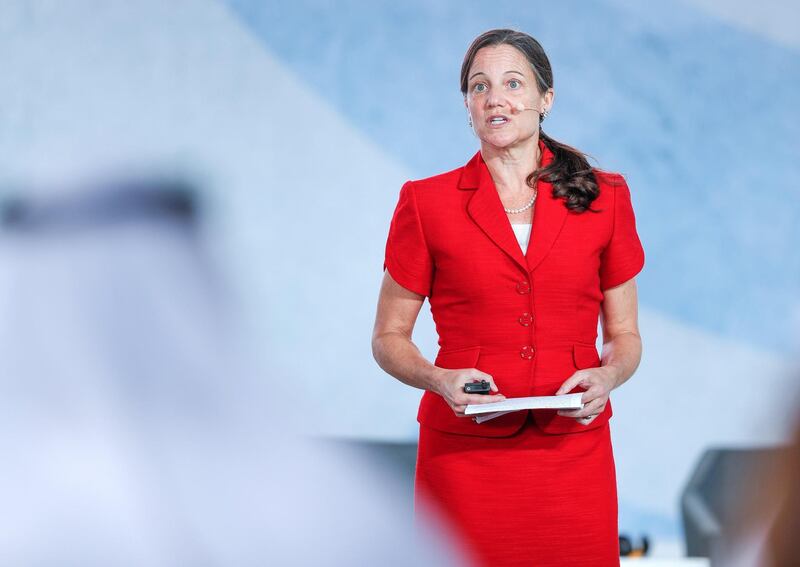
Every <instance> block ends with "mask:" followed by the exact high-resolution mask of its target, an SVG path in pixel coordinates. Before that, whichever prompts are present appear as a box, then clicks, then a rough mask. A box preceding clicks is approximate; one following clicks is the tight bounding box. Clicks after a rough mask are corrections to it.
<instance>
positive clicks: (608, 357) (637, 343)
mask: <svg viewBox="0 0 800 567" xmlns="http://www.w3.org/2000/svg"><path fill="white" fill-rule="evenodd" d="M641 358H642V338H641V337H640V336H639V334H638V333H634V332H633V331H626V332H622V333H619V334H617V335H615V336H614V337H612V338H611V340H609V341H607V342H605V343H603V354H602V357H601V360H600V364H601V366H602V367H603V368H605V369H607V370H608V371H609V372H610V373H611V375H612V376H613V378H614V388H617V387H619V386H621V385H622V384H624V383H625V382H626V381H627V380H628V378H630V377H631V376H633V373H634V372H636V368H638V366H639V362H640V361H641Z"/></svg>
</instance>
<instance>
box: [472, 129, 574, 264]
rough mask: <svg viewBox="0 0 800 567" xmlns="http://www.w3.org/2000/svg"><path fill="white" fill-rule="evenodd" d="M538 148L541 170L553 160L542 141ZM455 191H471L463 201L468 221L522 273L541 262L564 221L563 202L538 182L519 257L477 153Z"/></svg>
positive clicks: (498, 197)
mask: <svg viewBox="0 0 800 567" xmlns="http://www.w3.org/2000/svg"><path fill="white" fill-rule="evenodd" d="M539 148H540V149H541V152H542V161H541V165H542V167H545V166H546V165H547V164H549V163H550V162H551V161H552V160H553V153H552V152H551V151H550V149H549V148H548V147H547V146H545V145H544V142H542V140H539ZM458 188H459V189H463V190H472V191H474V193H473V195H472V197H471V198H470V199H469V201H468V202H467V213H468V214H469V216H470V218H472V220H473V221H475V224H477V225H478V226H479V227H480V228H481V230H482V231H483V232H484V233H485V234H486V236H488V237H489V238H490V239H491V240H492V241H493V242H494V243H495V244H496V245H497V246H498V247H499V248H500V249H501V250H503V252H505V253H506V254H508V255H509V256H510V257H511V259H512V260H514V261H515V262H516V263H517V264H518V265H519V267H520V268H522V269H523V270H525V271H526V272H531V271H533V270H534V269H536V266H538V265H539V264H540V263H541V261H542V260H544V258H545V256H547V253H548V252H549V251H550V249H551V248H552V247H553V243H554V242H555V240H556V238H557V237H558V234H559V232H561V228H562V227H563V226H564V221H565V220H566V218H567V212H568V211H567V208H566V207H565V206H564V201H563V200H562V199H559V198H556V197H553V186H552V185H551V184H550V183H548V182H547V181H544V180H542V179H540V180H539V181H538V182H537V190H538V192H539V193H538V196H537V197H536V205H535V207H534V209H533V226H532V227H531V238H530V243H529V244H528V251H527V253H526V254H525V255H523V254H522V249H521V248H520V247H519V243H518V242H517V237H516V236H515V235H514V230H513V229H512V228H511V222H510V221H509V220H508V216H507V215H506V213H505V211H504V210H503V203H502V202H501V201H500V195H499V194H498V193H497V188H496V187H495V184H494V181H493V180H492V175H491V173H490V172H489V168H488V167H487V166H486V162H484V161H483V156H482V155H481V152H480V151H478V153H476V154H475V155H474V156H473V157H472V159H470V160H469V162H468V163H467V164H466V165H465V166H464V169H463V171H462V172H461V178H460V179H459V182H458Z"/></svg>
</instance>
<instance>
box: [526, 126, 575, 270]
mask: <svg viewBox="0 0 800 567" xmlns="http://www.w3.org/2000/svg"><path fill="white" fill-rule="evenodd" d="M539 146H540V147H541V148H542V162H541V166H542V167H545V166H547V165H548V164H549V163H550V162H551V161H553V153H552V152H551V151H550V150H549V149H548V148H547V147H546V146H545V145H544V144H543V143H542V142H541V141H540V142H539ZM536 187H537V189H538V192H539V193H538V195H537V196H536V204H535V206H534V208H533V226H532V227H531V240H530V242H529V243H528V251H527V253H526V255H525V259H526V260H527V263H528V270H529V271H531V272H532V271H533V270H535V269H536V266H538V265H539V264H540V263H541V262H542V260H544V259H545V257H546V256H547V254H548V252H550V249H551V248H552V247H553V243H554V242H555V241H556V238H558V235H559V233H560V232H561V228H562V227H563V226H564V221H565V220H566V219H567V213H568V212H569V211H568V210H567V207H565V206H564V200H563V199H559V198H558V197H553V185H552V183H549V182H547V181H545V180H543V179H539V181H537V183H536Z"/></svg>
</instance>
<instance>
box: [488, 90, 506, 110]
mask: <svg viewBox="0 0 800 567" xmlns="http://www.w3.org/2000/svg"><path fill="white" fill-rule="evenodd" d="M505 102H506V99H505V97H504V96H503V95H502V93H497V91H493V92H490V93H489V96H487V97H486V106H487V107H489V108H494V107H496V106H503V104H504V103H505Z"/></svg>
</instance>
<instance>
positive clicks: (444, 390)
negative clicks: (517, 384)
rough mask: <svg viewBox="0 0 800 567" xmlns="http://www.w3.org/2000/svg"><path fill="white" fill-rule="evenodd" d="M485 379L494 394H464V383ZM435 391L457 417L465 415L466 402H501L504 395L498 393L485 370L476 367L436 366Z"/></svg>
mask: <svg viewBox="0 0 800 567" xmlns="http://www.w3.org/2000/svg"><path fill="white" fill-rule="evenodd" d="M481 380H486V381H487V382H489V385H490V386H491V390H492V392H497V394H495V395H489V394H466V393H464V384H467V383H469V382H480V381H481ZM434 383H435V384H436V386H435V390H434V391H435V392H436V393H437V394H439V395H440V396H442V397H443V398H444V400H445V401H446V402H447V405H449V406H450V407H451V408H452V410H453V412H454V413H455V414H456V415H457V416H458V417H465V416H464V410H465V409H466V408H467V405H468V404H488V403H491V402H502V401H503V400H505V399H506V397H505V396H504V395H503V394H501V393H500V390H499V389H498V388H497V385H496V384H495V383H494V378H492V377H491V376H490V375H489V374H486V372H481V371H480V370H478V369H477V368H461V369H458V370H450V369H447V368H438V367H437V368H436V377H435V382H434Z"/></svg>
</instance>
